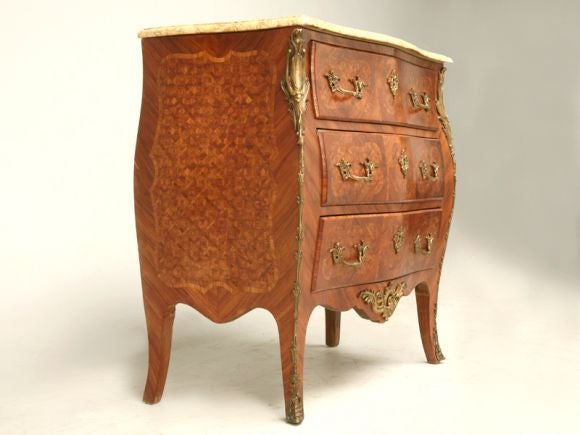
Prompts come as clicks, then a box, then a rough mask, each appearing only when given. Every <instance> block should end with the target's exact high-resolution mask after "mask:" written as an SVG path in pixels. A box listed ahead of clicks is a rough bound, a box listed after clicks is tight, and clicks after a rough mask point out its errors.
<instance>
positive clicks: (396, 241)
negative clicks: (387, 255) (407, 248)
mask: <svg viewBox="0 0 580 435" xmlns="http://www.w3.org/2000/svg"><path fill="white" fill-rule="evenodd" d="M404 241H405V232H404V231H403V229H402V228H399V229H398V230H397V232H396V233H395V235H394V236H393V247H394V248H395V254H398V253H399V252H400V251H401V248H402V247H403V242H404Z"/></svg>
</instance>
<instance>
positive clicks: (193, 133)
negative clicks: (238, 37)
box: [151, 51, 278, 293]
mask: <svg viewBox="0 0 580 435" xmlns="http://www.w3.org/2000/svg"><path fill="white" fill-rule="evenodd" d="M275 75H276V71H275V68H274V64H273V63H272V62H271V61H270V58H269V57H268V56H267V55H266V54H264V53H261V52H257V51H251V52H243V53H242V52H230V53H229V54H228V55H226V56H225V57H224V58H214V57H212V56H210V55H208V54H206V53H205V52H202V53H198V54H174V55H170V56H168V57H166V58H165V59H164V60H163V62H162V64H161V68H160V71H159V75H158V111H159V115H158V116H159V119H158V124H157V131H156V134H155V142H154V145H153V148H152V150H151V159H152V161H153V163H154V166H155V180H154V184H153V186H152V187H151V198H152V202H153V208H154V217H155V225H156V230H157V237H158V240H159V241H162V242H159V243H158V244H157V249H156V260H157V270H158V273H159V276H160V278H161V279H162V280H163V281H164V282H165V283H166V284H167V285H169V286H172V287H186V288H192V289H195V290H199V291H201V292H206V291H208V290H211V289H212V288H216V287H217V288H223V289H226V290H228V291H234V290H235V291H245V292H251V293H257V292H264V291H268V290H271V289H272V288H273V286H274V285H275V283H276V282H277V280H278V271H277V269H276V267H274V265H275V264H276V262H275V261H274V258H275V257H274V254H275V252H274V242H273V238H272V234H273V230H274V228H273V222H272V215H273V210H272V208H273V204H274V203H275V198H276V185H275V183H274V180H273V174H272V172H271V171H272V169H271V167H270V162H272V161H273V160H274V157H275V156H273V155H272V154H273V153H275V152H276V149H277V148H276V147H274V146H272V143H274V141H275V137H274V130H273V115H272V114H273V113H274V91H273V89H274V88H273V86H272V83H273V81H274V78H275V77H274V76H275ZM208 88H210V89H211V92H206V89H208ZM218 117H219V118H220V119H221V121H220V124H219V126H218V125H216V124H215V119H216V118H218ZM250 120H251V123H248V122H247V121H250ZM248 126H249V127H248Z"/></svg>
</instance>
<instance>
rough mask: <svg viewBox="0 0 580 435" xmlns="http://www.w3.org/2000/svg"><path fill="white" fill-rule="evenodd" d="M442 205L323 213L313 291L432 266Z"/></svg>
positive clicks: (388, 276)
mask: <svg viewBox="0 0 580 435" xmlns="http://www.w3.org/2000/svg"><path fill="white" fill-rule="evenodd" d="M440 221H441V210H440V209H437V210H424V211H416V212H408V213H389V214H369V215H358V216H329V217H322V218H321V225H320V232H319V235H318V253H319V254H318V258H317V261H316V262H317V264H316V266H315V274H316V275H315V276H314V285H313V290H314V291H320V290H327V289H332V288H339V287H345V286H351V285H357V284H365V283H372V282H378V281H386V280H389V279H391V278H395V277H399V276H402V275H406V274H408V273H412V272H417V271H420V270H425V269H429V268H432V267H435V266H436V260H437V258H436V255H435V251H437V250H438V249H437V248H438V246H439V244H440V243H443V240H442V235H441V234H439V233H438V231H439V224H440Z"/></svg>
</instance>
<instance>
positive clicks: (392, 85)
mask: <svg viewBox="0 0 580 435" xmlns="http://www.w3.org/2000/svg"><path fill="white" fill-rule="evenodd" d="M312 82H313V83H314V89H313V94H314V108H315V113H316V117H317V118H321V119H335V120H341V121H354V122H376V123H385V124H397V125H405V126H410V127H419V128H427V129H435V128H437V114H436V109H435V96H436V85H437V73H436V72H435V71H433V70H430V69H427V68H423V67H420V66H417V65H413V64H411V63H409V62H406V61H403V60H400V59H397V58H394V57H391V56H387V55H383V54H377V53H369V52H366V51H357V50H351V49H348V48H342V47H335V46H332V45H328V44H323V43H320V42H316V41H314V42H313V43H312Z"/></svg>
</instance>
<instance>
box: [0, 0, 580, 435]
mask: <svg viewBox="0 0 580 435" xmlns="http://www.w3.org/2000/svg"><path fill="white" fill-rule="evenodd" d="M0 11H1V13H0V56H1V61H0V198H1V202H0V204H1V208H0V210H1V213H0V291H2V303H1V304H0V342H1V343H2V345H1V349H2V350H3V352H2V358H0V381H1V385H2V391H0V433H54V432H58V433H93V432H102V433H178V432H180V431H182V430H183V431H188V433H199V432H203V431H209V433H214V432H215V431H216V430H218V429H219V431H220V432H227V431H234V432H235V431H236V429H239V428H240V425H241V424H248V421H249V420H250V421H252V424H256V426H252V428H253V429H254V430H258V429H259V428H260V426H258V425H259V424H260V422H263V421H264V420H265V421H266V423H268V424H271V426H267V427H266V426H265V429H264V433H272V431H275V430H282V431H284V430H287V428H286V427H285V426H284V425H283V423H281V422H280V421H278V420H277V419H279V418H280V417H282V415H283V410H282V399H281V380H280V376H279V367H278V365H279V362H278V354H277V352H278V348H277V344H276V343H277V337H276V330H275V326H274V323H273V321H272V319H270V318H269V316H268V315H266V314H265V313H263V312H255V313H251V314H249V315H248V316H246V317H244V318H242V319H240V320H239V321H238V322H239V323H238V324H237V325H238V326H236V323H234V324H232V325H234V326H231V325H224V326H214V325H211V324H210V323H209V322H207V321H206V320H205V319H203V318H202V317H201V316H199V315H197V314H196V313H193V312H192V310H186V309H183V308H181V309H180V310H179V312H178V316H177V323H176V331H175V337H176V339H175V343H176V344H175V346H174V349H176V350H174V354H173V360H172V365H171V367H170V376H169V379H168V387H167V390H166V397H165V398H164V401H163V402H162V403H161V404H160V405H157V407H146V406H145V405H142V404H141V403H140V394H141V393H140V390H141V388H142V387H143V385H144V380H145V370H146V332H145V329H144V318H143V313H142V304H141V299H140V286H139V285H140V284H139V271H138V257H137V246H136V237H135V228H134V217H133V202H132V201H133V199H132V169H133V161H132V159H133V152H134V144H135V138H136V131H137V124H138V116H139V107H140V97H141V74H142V72H141V53H140V44H139V40H138V39H137V37H136V33H137V31H138V30H140V29H141V28H143V27H150V26H158V25H165V24H184V23H201V22H214V21H229V20H240V19H253V18H263V17H271V16H286V15H298V14H307V15H311V16H315V17H317V18H321V19H324V20H327V21H330V22H334V23H337V24H343V25H347V26H351V27H357V28H361V29H366V30H371V31H376V32H381V33H388V34H391V35H393V36H397V37H401V38H403V39H407V40H409V41H410V42H413V43H415V44H417V45H418V46H420V47H422V48H425V49H429V50H432V51H435V52H441V53H444V54H447V55H449V56H451V57H452V58H454V60H455V63H454V64H452V65H450V66H449V67H448V73H447V77H446V79H447V83H446V105H447V111H448V114H449V115H450V118H451V122H452V127H453V132H454V137H455V147H456V154H457V164H458V191H457V203H456V208H455V216H454V222H453V226H452V233H451V239H450V245H449V248H448V254H447V259H446V265H445V269H444V274H443V280H442V286H443V287H442V289H441V298H442V302H441V304H440V317H441V320H440V329H441V330H440V337H441V339H442V340H441V341H442V345H443V347H444V352H445V353H446V354H447V356H448V361H446V363H445V364H444V365H443V366H440V367H437V369H433V370H431V369H430V370H428V372H423V371H422V370H425V368H424V367H428V368H430V366H426V365H417V362H419V361H422V355H421V349H420V344H419V339H418V334H417V332H416V319H415V317H414V314H413V309H414V308H413V305H414V304H413V303H412V301H410V302H411V303H409V304H408V307H407V308H403V309H402V311H401V314H400V316H399V317H400V320H397V319H393V321H391V322H389V325H386V326H385V327H384V328H383V327H381V328H379V329H377V327H376V325H367V323H366V322H361V321H359V320H357V319H355V317H354V316H348V315H347V316H345V319H344V321H343V322H344V329H345V331H344V337H343V344H341V347H339V348H338V352H343V353H338V355H339V356H336V355H337V352H335V350H333V351H332V352H334V354H332V355H335V356H334V357H333V356H329V354H328V353H327V352H326V349H324V348H319V345H320V343H322V338H321V337H322V320H321V317H320V313H317V314H315V316H314V317H313V319H312V320H311V325H310V329H312V330H313V331H312V332H311V333H309V338H308V340H309V342H312V343H314V344H313V346H314V348H313V350H310V351H309V352H311V354H310V357H308V355H307V367H306V370H307V372H306V380H305V382H306V388H307V391H306V406H307V409H306V412H307V417H306V421H305V425H306V424H310V428H311V429H313V428H315V427H334V426H333V425H334V424H336V425H337V426H336V430H346V432H345V433H352V431H354V430H355V428H363V429H364V428H365V424H367V425H368V426H367V427H366V430H367V432H371V433H373V432H376V433H381V430H380V428H381V427H383V428H384V427H385V426H384V418H385V417H382V418H368V417H367V418H366V420H364V422H362V423H361V422H357V425H353V426H348V425H346V426H345V424H346V423H344V422H340V420H341V419H337V418H336V416H338V415H341V414H340V413H346V412H347V410H351V411H349V412H351V413H353V414H356V412H355V411H352V410H353V409H355V405H356V406H357V407H360V404H361V402H362V401H364V400H365V399H366V398H368V397H369V395H371V396H372V394H376V395H377V396H379V395H381V394H382V390H381V389H380V388H379V387H378V386H377V381H376V379H375V377H376V376H377V373H378V376H380V377H379V380H381V381H384V382H385V383H386V384H385V385H388V389H389V392H388V394H391V395H393V394H395V392H396V395H397V396H393V397H391V399H390V400H393V403H392V406H393V407H395V406H397V407H398V406H399V405H398V404H399V403H400V401H399V399H400V400H401V401H403V400H404V399H408V401H409V402H412V401H416V400H418V399H417V397H423V396H424V397H423V399H422V400H424V401H425V403H424V405H425V407H430V408H429V409H431V411H430V412H433V413H434V414H432V415H431V414H429V417H427V418H431V420H430V421H431V423H430V424H427V423H426V422H421V421H419V420H417V419H413V418H412V416H413V415H414V414H413V413H414V408H413V407H410V406H409V407H408V408H406V407H403V408H402V410H401V411H397V412H395V411H392V410H387V408H384V407H382V406H381V407H377V408H376V409H375V408H373V407H372V405H369V406H371V407H370V408H369V411H368V412H370V413H371V414H373V415H375V414H376V415H375V417H376V416H377V415H382V414H383V413H385V414H389V413H391V411H392V412H393V414H394V416H391V417H388V418H392V421H391V424H392V425H393V427H395V428H396V427H399V428H401V430H406V431H407V432H409V433H410V432H413V431H414V430H415V431H417V432H418V433H421V432H423V433H424V431H426V430H431V431H434V432H435V433H447V434H448V433H453V432H454V431H457V432H458V433H461V432H463V433H467V432H469V433H476V432H477V430H481V431H482V433H485V431H489V430H494V431H495V433H498V429H499V428H503V429H505V430H507V431H508V432H509V431H511V433H517V432H518V431H520V430H521V431H522V432H526V431H527V433H531V431H533V430H536V431H537V433H573V432H574V431H575V430H576V431H577V430H578V427H579V426H578V423H577V422H576V423H575V422H574V420H573V419H572V418H571V413H569V412H568V411H569V410H571V409H572V408H570V406H571V404H573V403H576V404H578V403H579V402H580V397H579V395H578V393H577V390H580V373H579V370H580V369H578V367H579V366H580V357H579V355H580V350H579V348H580V346H579V345H580V267H579V266H580V200H579V198H578V196H579V194H578V193H579V192H580V176H579V174H580V122H579V120H580V98H579V96H580V44H579V43H578V41H580V27H579V26H578V18H579V17H580V3H578V2H575V1H572V0H570V1H564V0H553V1H551V2H540V1H505V0H502V1H499V0H497V1H487V2H475V1H461V0H439V1H437V2H433V1H427V0H425V1H419V0H407V1H404V2H403V1H399V2H397V1H392V0H389V1H385V0H376V1H370V0H359V1H357V2H356V3H355V4H353V3H352V2H337V1H327V0H321V1H317V2H312V1H304V0H295V1H293V2H283V3H282V2H273V1H262V0H254V1H247V2H234V1H230V2H228V1H225V0H214V1H212V2H209V3H208V2H199V1H191V0H189V1H178V0H166V1H163V2H160V1H152V0H147V1H136V0H127V1H122V2H119V1H112V0H102V1H99V2H83V1H78V0H77V1H72V0H71V1H67V0H55V1H52V2H40V1H21V2H18V3H9V2H7V1H6V0H2V4H1V7H0ZM405 310H406V311H405ZM397 322H398V323H397ZM315 324H317V325H315ZM349 328H352V329H350V332H348V331H349ZM408 328H411V329H412V333H409V331H407V329H408ZM240 331H243V334H242V335H243V337H240V336H239V333H240ZM360 331H365V332H364V334H365V337H367V336H370V337H371V338H365V339H366V340H367V342H365V341H364V340H365V339H361V338H360V335H355V334H357V333H359V332H360ZM399 332H400V334H399ZM236 334H238V335H236ZM349 334H351V335H350V336H351V337H352V340H351V341H350V343H349V341H348V337H349ZM373 334H374V339H373V338H372V337H373ZM377 334H383V336H380V337H384V335H385V334H389V335H388V336H387V338H381V346H383V347H386V346H387V343H389V340H392V341H391V344H392V346H391V347H390V348H389V352H388V355H387V356H385V352H386V351H385V349H376V343H377V340H378V338H377V337H379V336H378V335H377ZM236 340H237V341H236ZM360 340H362V341H360ZM396 340H400V341H396ZM220 343H222V344H221V345H220ZM365 343H366V344H365ZM446 343H447V346H446ZM373 344H374V345H375V346H373ZM317 346H318V347H317ZM348 346H350V347H348ZM357 346H359V347H357ZM361 346H362V347H361ZM405 346H409V347H405ZM248 347H249V348H255V349H254V350H255V352H257V353H256V354H260V355H261V361H263V363H264V364H266V365H265V366H264V367H262V369H261V370H263V371H264V373H265V375H264V379H261V378H260V380H259V382H258V381H257V379H258V378H259V375H260V373H253V375H252V374H251V371H252V370H255V368H256V367H258V365H256V363H255V361H253V360H252V358H251V357H249V356H243V355H245V354H246V352H247V349H248ZM178 349H181V352H179V351H178ZM228 349H230V350H231V352H234V351H235V352H238V351H239V354H236V355H234V353H230V351H228ZM232 349H233V350H232ZM256 349H257V350H256ZM393 349H394V350H396V351H397V352H399V353H397V352H395V351H394V350H393ZM212 352H213V353H212ZM365 352H366V353H365ZM368 352H371V354H368ZM372 352H376V353H372ZM405 352H407V353H405ZM394 354H395V355H394ZM203 355H205V357H204V356H203ZM340 355H342V356H340ZM345 355H346V356H345ZM360 355H364V357H361V356H360ZM368 355H372V356H368ZM491 357H494V358H495V357H497V358H500V359H501V361H502V362H503V363H502V364H499V362H497V361H495V362H494V361H492V359H491ZM204 358H205V359H204ZM236 358H239V361H238V362H236V363H234V364H235V367H230V368H229V369H228V368H227V367H228V366H227V364H228V362H229V363H232V361H235V360H236ZM332 358H335V359H332ZM357 358H359V359H357ZM360 358H362V360H361V359H360ZM365 358H367V359H365ZM220 359H224V360H225V361H223V364H224V367H222V366H221V365H220V366H219V367H220V370H225V373H226V378H225V379H226V380H227V379H229V378H227V376H228V374H229V375H230V376H231V379H236V380H238V381H239V384H237V383H236V382H238V381H236V382H233V383H234V384H235V388H234V387H231V382H229V381H228V382H226V381H223V380H222V382H220V380H219V379H223V378H222V375H223V371H217V372H214V371H212V370H211V369H210V368H208V367H210V366H212V365H214V364H215V361H216V360H220ZM409 360H411V365H410V366H407V365H405V363H406V362H408V361H409ZM196 361H197V362H196ZM361 361H362V363H361ZM369 361H371V362H369ZM453 361H455V364H457V363H459V364H457V365H454V362H453ZM360 364H363V366H364V368H365V371H368V372H369V374H367V375H365V376H362V377H358V378H357V375H356V373H359V370H358V369H357V367H359V366H360ZM468 367H470V369H467V368H468ZM227 370H231V372H228V371H227ZM235 370H238V372H236V371H235ZM372 370H376V371H377V372H374V374H371V373H373V372H372ZM405 370H409V371H405ZM438 370H439V371H438ZM462 370H463V371H462ZM466 370H467V371H466ZM469 370H472V371H469ZM333 371H334V372H335V373H336V374H335V375H332V372H333ZM520 371H523V372H522V373H524V372H525V373H526V374H525V375H524V374H521V375H518V373H520ZM198 372H201V374H200V376H196V373H198ZM327 372H330V374H328V373H327ZM240 373H243V374H241V375H240ZM458 373H461V375H459V374H458ZM397 374H398V375H400V376H399V377H397ZM202 375H203V376H202ZM266 375H267V376H268V379H267V380H266V379H265V377H266ZM309 375H310V376H311V377H310V380H309V378H308V376H309ZM327 375H328V376H331V377H330V378H327V377H325V376H327ZM336 376H340V380H338V381H337V379H336ZM343 377H344V380H343ZM254 378H255V379H254ZM351 378H354V379H355V380H356V382H355V381H349V379H351ZM410 378H412V379H420V380H421V382H422V384H416V389H417V390H413V389H412V388H411V387H409V385H412V382H411V381H410ZM212 379H213V383H212ZM240 379H241V380H240ZM198 382H199V384H198ZM264 382H265V384H264ZM309 382H310V384H309ZM432 382H435V384H430V383H432ZM538 382H539V383H540V384H538ZM329 383H330V384H332V385H334V387H330V386H327V384H329ZM397 383H400V385H398V384H397ZM200 384H201V385H202V386H203V385H205V388H202V389H201V391H202V396H201V397H200V396H199V394H198V393H199V390H198V388H199V386H200ZM256 384H259V385H262V387H259V386H256ZM279 384H280V385H279ZM385 385H383V387H385ZM425 385H435V387H429V386H427V387H424V388H423V387H422V386H425ZM385 388H386V387H385ZM397 388H398V389H397ZM409 388H411V390H409ZM425 388H427V389H426V390H425ZM502 388H507V390H506V391H504V392H502V391H503V390H501V389H502ZM391 389H393V390H392V391H391ZM222 390H223V391H222ZM500 390H501V391H500ZM220 391H221V392H222V393H223V394H220ZM337 391H340V394H338V393H337ZM176 392H177V394H176ZM413 392H415V393H416V392H420V393H417V394H412V393H413ZM528 393H529V394H528ZM235 394H241V396H235ZM232 395H233V396H232ZM176 396H177V398H178V400H176V399H175V397H176ZM246 396H249V399H248V397H246ZM329 396H330V397H329ZM338 396H340V397H338ZM359 396H360V397H359ZM431 396H433V397H431ZM172 397H173V400H176V401H175V402H171V400H172ZM232 397H234V398H236V397H237V399H232ZM240 397H241V398H240ZM547 397H550V398H551V402H550V403H548V402H546V398H547ZM318 399H319V400H318ZM468 399H469V400H471V402H469V403H471V404H472V405H468V404H467V403H468ZM235 400H239V401H241V402H242V404H240V403H239V402H237V403H235ZM246 400H248V401H249V403H247V404H244V401H246ZM437 400H442V402H441V403H444V404H445V406H446V407H448V408H449V409H453V408H454V407H456V406H460V409H461V410H462V415H463V417H459V420H453V419H457V418H458V417H457V415H455V414H449V416H448V417H449V418H448V419H444V418H443V417H442V416H443V415H446V414H445V413H443V411H442V410H441V409H439V408H437V406H435V407H434V408H433V405H432V404H433V403H439V402H437ZM478 400H481V402H478ZM498 400H499V402H498ZM349 403H350V406H348V405H349ZM373 403H377V402H373ZM421 403H422V402H421ZM430 403H431V405H430ZM458 404H459V405H458ZM491 404H495V406H497V409H494V411H495V415H496V418H495V419H491V420H490V419H489V417H488V418H485V417H484V415H483V413H484V411H485V410H486V407H488V406H492V405H491ZM264 405H267V406H264ZM331 405H332V407H333V408H331V407H330V406H331ZM461 406H463V408H461ZM510 406H512V407H515V409H511V411H510V412H507V411H506V409H507V408H509V407H510ZM218 408H219V410H218ZM196 409H198V410H199V412H200V415H195V413H196ZM540 410H541V412H540ZM405 411H408V412H407V413H405ZM488 411H491V410H488ZM252 412H254V413H255V415H252V416H251V417H250V416H249V414H248V413H252ZM425 412H426V411H425ZM334 413H338V414H336V415H335V414H334ZM226 414H227V418H225V417H224V415H226ZM437 415H439V416H441V417H437ZM528 415H533V416H534V418H535V419H539V420H537V421H536V420H534V419H533V418H532V420H526V418H528V417H526V416H528ZM542 415H543V417H542ZM434 416H435V417H434ZM204 419H205V420H204ZM272 419H274V421H272ZM474 420H475V421H479V423H478V426H477V427H472V426H470V422H472V421H474ZM481 420H484V424H483V423H482V422H481ZM524 420H526V421H528V423H522V421H524ZM216 421H219V424H218V425H217V426H216V425H215V424H216V423H215V422H216ZM309 421H311V423H308V422H309ZM451 421H455V422H454V423H451ZM532 422H533V423H532ZM339 423H340V424H339ZM526 424H528V425H529V426H526ZM574 424H575V425H576V426H575V427H574ZM317 425H318V426H317ZM325 425H326V426H325ZM522 425H523V426H522ZM3 426H4V429H3ZM349 427H350V428H351V429H352V431H349V430H348V428H349ZM345 428H346V429H345ZM550 430H552V432H550Z"/></svg>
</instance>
